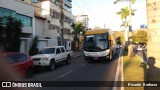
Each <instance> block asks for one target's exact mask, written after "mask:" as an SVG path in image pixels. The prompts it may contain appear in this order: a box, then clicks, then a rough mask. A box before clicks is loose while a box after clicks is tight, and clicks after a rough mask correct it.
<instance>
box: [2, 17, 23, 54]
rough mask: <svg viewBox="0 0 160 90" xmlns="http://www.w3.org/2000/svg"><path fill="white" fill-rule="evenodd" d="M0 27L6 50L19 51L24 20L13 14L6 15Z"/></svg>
mask: <svg viewBox="0 0 160 90" xmlns="http://www.w3.org/2000/svg"><path fill="white" fill-rule="evenodd" d="M0 24H1V25H0V28H2V30H1V31H0V32H2V33H1V34H0V38H2V40H1V42H2V46H3V49H4V51H7V52H19V51H20V43H21V40H20V36H21V33H22V27H23V25H22V22H21V21H20V20H17V19H16V18H14V17H11V16H5V17H3V18H2V20H1V21H0Z"/></svg>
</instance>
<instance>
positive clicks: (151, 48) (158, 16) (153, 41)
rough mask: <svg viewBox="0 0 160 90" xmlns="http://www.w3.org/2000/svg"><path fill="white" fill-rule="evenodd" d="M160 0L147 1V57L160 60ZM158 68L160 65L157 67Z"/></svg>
mask: <svg viewBox="0 0 160 90" xmlns="http://www.w3.org/2000/svg"><path fill="white" fill-rule="evenodd" d="M159 5H160V0H147V1H146V9H147V29H148V36H147V37H148V39H147V40H148V41H147V57H153V58H155V59H156V61H157V62H158V61H159V60H160V40H159V39H160V30H159V29H160V13H159V12H160V7H159ZM157 66H158V67H160V66H159V64H158V65H157Z"/></svg>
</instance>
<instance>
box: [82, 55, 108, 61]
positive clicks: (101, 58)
mask: <svg viewBox="0 0 160 90" xmlns="http://www.w3.org/2000/svg"><path fill="white" fill-rule="evenodd" d="M84 59H85V60H108V59H109V55H106V56H101V57H92V56H84Z"/></svg>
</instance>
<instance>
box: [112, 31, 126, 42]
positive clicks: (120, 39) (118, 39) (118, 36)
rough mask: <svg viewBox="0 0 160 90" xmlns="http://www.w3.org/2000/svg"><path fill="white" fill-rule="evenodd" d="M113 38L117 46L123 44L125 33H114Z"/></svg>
mask: <svg viewBox="0 0 160 90" xmlns="http://www.w3.org/2000/svg"><path fill="white" fill-rule="evenodd" d="M113 33H114V34H113V37H114V39H115V40H116V43H117V44H122V43H123V42H124V37H123V33H124V31H114V32H113Z"/></svg>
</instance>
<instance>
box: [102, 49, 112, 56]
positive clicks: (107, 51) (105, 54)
mask: <svg viewBox="0 0 160 90" xmlns="http://www.w3.org/2000/svg"><path fill="white" fill-rule="evenodd" d="M109 52H110V50H106V51H105V52H104V54H103V55H102V56H107V55H109Z"/></svg>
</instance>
